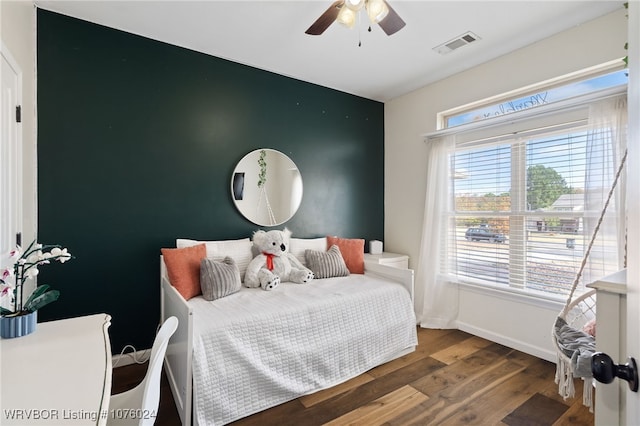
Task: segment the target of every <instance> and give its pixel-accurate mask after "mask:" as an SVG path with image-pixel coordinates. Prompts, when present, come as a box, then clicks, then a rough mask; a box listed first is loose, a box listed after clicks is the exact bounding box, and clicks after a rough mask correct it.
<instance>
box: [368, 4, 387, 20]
mask: <svg viewBox="0 0 640 426" xmlns="http://www.w3.org/2000/svg"><path fill="white" fill-rule="evenodd" d="M388 14H389V8H388V7H387V4H386V3H385V1H384V0H369V1H367V15H369V20H370V21H371V22H372V23H374V24H377V23H379V22H380V21H382V20H383V19H384V18H386V17H387V15H388Z"/></svg>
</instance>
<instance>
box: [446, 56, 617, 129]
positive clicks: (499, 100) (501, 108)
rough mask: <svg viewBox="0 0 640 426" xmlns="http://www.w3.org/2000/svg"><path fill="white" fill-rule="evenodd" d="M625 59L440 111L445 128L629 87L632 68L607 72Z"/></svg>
mask: <svg viewBox="0 0 640 426" xmlns="http://www.w3.org/2000/svg"><path fill="white" fill-rule="evenodd" d="M621 62H622V61H616V62H614V63H612V64H604V65H603V66H601V67H597V68H596V70H595V71H593V70H588V71H585V73H587V72H589V74H586V75H585V74H584V73H579V76H578V77H575V76H564V77H560V78H558V79H555V80H554V81H553V82H543V83H540V84H538V85H535V87H532V88H527V89H523V90H518V91H516V92H514V93H510V94H506V95H504V96H498V97H496V98H495V99H490V100H485V101H481V102H478V103H474V104H471V105H467V106H463V107H460V108H455V109H453V110H451V111H445V112H443V113H441V114H440V117H439V121H440V122H441V123H442V126H441V127H444V128H450V127H455V126H459V125H462V124H467V123H472V122H477V121H483V120H487V119H490V118H495V117H501V116H505V115H509V114H513V113H516V112H520V111H526V110H530V109H533V108H537V107H540V106H544V105H549V104H553V103H555V102H559V101H563V100H567V99H571V98H574V97H576V96H580V95H584V94H586V93H592V92H594V91H597V90H602V89H609V88H614V87H619V86H626V84H627V83H628V81H629V77H628V70H625V69H623V70H617V71H613V72H611V71H610V70H609V71H605V73H604V74H601V75H595V76H594V75H593V73H594V72H595V73H596V74H600V73H602V72H603V70H602V69H604V70H607V69H609V68H611V67H612V66H616V64H617V67H619V66H620V63H621Z"/></svg>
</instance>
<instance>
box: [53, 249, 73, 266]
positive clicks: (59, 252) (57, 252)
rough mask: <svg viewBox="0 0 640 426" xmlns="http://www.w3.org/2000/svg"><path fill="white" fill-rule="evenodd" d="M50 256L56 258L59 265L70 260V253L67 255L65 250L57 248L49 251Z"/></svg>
mask: <svg viewBox="0 0 640 426" xmlns="http://www.w3.org/2000/svg"><path fill="white" fill-rule="evenodd" d="M51 254H52V255H53V256H54V257H56V258H57V260H58V261H59V262H60V263H64V262H66V261H67V260H69V259H71V253H69V252H68V251H67V249H66V248H63V249H61V248H58V247H54V248H53V249H51Z"/></svg>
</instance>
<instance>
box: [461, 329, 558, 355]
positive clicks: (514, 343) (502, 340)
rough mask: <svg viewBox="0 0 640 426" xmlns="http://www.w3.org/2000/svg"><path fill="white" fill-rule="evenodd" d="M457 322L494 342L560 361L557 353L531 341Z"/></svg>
mask: <svg viewBox="0 0 640 426" xmlns="http://www.w3.org/2000/svg"><path fill="white" fill-rule="evenodd" d="M457 324H458V328H459V329H460V330H462V331H465V332H467V333H471V334H473V335H474V336H478V337H482V338H483V339H487V340H491V341H492V342H496V343H499V344H501V345H504V346H507V347H509V348H512V349H515V350H518V351H520V352H524V353H526V354H529V355H533V356H535V357H538V358H541V359H544V360H547V361H549V362H553V363H554V364H555V363H556V362H558V358H557V355H556V353H555V352H553V351H550V350H548V349H546V348H540V347H537V346H534V345H531V344H529V343H526V342H523V341H521V340H516V339H513V338H511V337H508V336H504V335H502V334H498V333H495V332H493V331H489V330H485V329H482V328H478V327H476V326H474V325H472V324H469V323H463V322H460V321H458V322H457Z"/></svg>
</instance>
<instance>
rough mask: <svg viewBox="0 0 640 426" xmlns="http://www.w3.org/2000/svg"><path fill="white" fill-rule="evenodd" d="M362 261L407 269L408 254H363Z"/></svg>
mask: <svg viewBox="0 0 640 426" xmlns="http://www.w3.org/2000/svg"><path fill="white" fill-rule="evenodd" d="M364 262H365V263H368V262H372V263H377V264H380V265H387V266H391V267H394V268H400V269H408V268H409V256H407V255H406V254H398V253H388V252H384V253H381V254H371V253H365V254H364Z"/></svg>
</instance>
